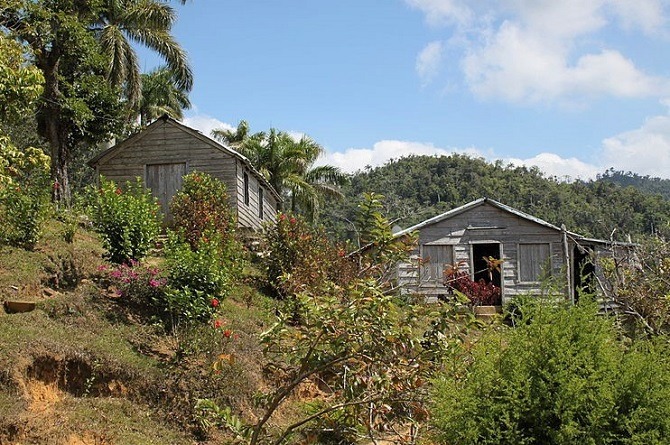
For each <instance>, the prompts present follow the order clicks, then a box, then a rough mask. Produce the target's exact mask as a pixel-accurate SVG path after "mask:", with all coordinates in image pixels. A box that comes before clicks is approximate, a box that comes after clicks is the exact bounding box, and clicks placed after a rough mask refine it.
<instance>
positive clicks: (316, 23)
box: [144, 0, 670, 178]
mask: <svg viewBox="0 0 670 445" xmlns="http://www.w3.org/2000/svg"><path fill="white" fill-rule="evenodd" d="M174 7H175V9H176V11H177V13H178V17H179V18H178V22H177V24H176V26H175V28H174V34H175V35H176V37H177V39H178V40H179V42H180V43H181V44H182V46H183V47H184V48H185V49H186V51H187V52H188V53H189V57H190V59H191V63H192V66H193V69H194V73H195V87H194V89H193V91H192V93H191V101H192V103H193V105H194V108H193V109H192V110H190V111H188V112H187V113H186V116H187V118H186V119H185V123H186V124H187V125H190V126H193V127H195V128H198V129H200V130H201V131H203V132H204V133H209V131H210V130H211V129H212V128H214V127H226V126H235V125H237V123H238V122H239V121H240V120H241V119H245V120H247V121H248V122H249V123H250V125H251V129H252V131H261V130H267V129H268V128H270V127H275V128H278V129H281V130H285V131H290V132H294V133H296V134H301V133H304V134H307V135H309V136H310V137H312V138H313V139H315V140H316V141H317V142H319V143H320V144H321V145H323V146H324V147H325V149H326V151H327V155H326V156H325V157H324V159H323V161H322V162H328V163H331V164H335V165H338V166H340V167H342V168H343V169H345V170H346V171H355V170H356V169H360V168H363V167H364V166H366V165H372V166H376V165H380V164H383V163H384V162H386V161H387V160H388V159H390V158H398V157H400V156H404V155H408V154H411V153H417V154H448V153H453V152H458V153H469V154H471V155H474V156H482V157H484V158H486V159H488V160H495V159H501V160H503V161H504V162H512V163H515V164H526V165H538V166H539V167H540V168H541V169H542V170H544V171H545V172H547V173H548V174H551V175H557V176H559V177H564V176H570V177H581V178H591V177H593V176H594V175H595V174H596V173H600V172H603V171H604V170H605V169H607V168H609V167H614V168H615V169H617V170H625V171H628V170H631V171H634V172H637V173H640V174H645V175H651V176H660V177H665V178H668V177H670V116H669V114H668V109H669V108H668V107H669V106H670V101H669V100H668V99H670V54H669V51H668V43H670V27H669V26H668V21H667V19H668V15H669V14H670V3H669V2H668V0H561V1H556V0H500V1H487V0H478V1H475V0H194V1H193V2H189V3H187V4H186V5H185V6H179V5H178V4H177V3H176V2H174ZM154 63H155V61H152V60H151V59H145V62H144V68H145V69H150V68H151V67H152V64H154Z"/></svg>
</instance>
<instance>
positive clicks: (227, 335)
mask: <svg viewBox="0 0 670 445" xmlns="http://www.w3.org/2000/svg"><path fill="white" fill-rule="evenodd" d="M232 335H233V331H231V330H230V329H226V330H225V331H223V336H224V337H226V338H230V337H231V336H232Z"/></svg>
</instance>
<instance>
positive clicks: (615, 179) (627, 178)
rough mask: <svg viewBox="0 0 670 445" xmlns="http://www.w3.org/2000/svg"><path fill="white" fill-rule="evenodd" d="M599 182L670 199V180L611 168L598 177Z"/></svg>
mask: <svg viewBox="0 0 670 445" xmlns="http://www.w3.org/2000/svg"><path fill="white" fill-rule="evenodd" d="M598 181H600V182H611V183H614V184H618V185H620V186H623V187H634V188H636V189H638V190H642V191H644V192H647V193H654V194H658V195H661V196H663V197H664V198H665V199H670V179H661V178H654V177H651V176H649V175H644V176H643V175H638V174H637V173H633V172H623V171H618V170H614V169H613V168H610V169H609V170H607V171H606V172H605V173H603V174H601V175H598Z"/></svg>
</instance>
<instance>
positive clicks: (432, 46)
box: [416, 41, 443, 84]
mask: <svg viewBox="0 0 670 445" xmlns="http://www.w3.org/2000/svg"><path fill="white" fill-rule="evenodd" d="M442 53H443V45H442V42H440V41H434V42H430V43H429V44H428V45H426V46H425V48H423V49H422V50H421V52H420V53H419V55H418V56H417V58H416V72H417V74H418V75H419V78H420V79H421V81H422V82H423V83H424V84H427V83H428V82H430V81H431V80H433V78H434V77H435V76H436V75H437V74H438V72H439V69H440V64H441V63H442Z"/></svg>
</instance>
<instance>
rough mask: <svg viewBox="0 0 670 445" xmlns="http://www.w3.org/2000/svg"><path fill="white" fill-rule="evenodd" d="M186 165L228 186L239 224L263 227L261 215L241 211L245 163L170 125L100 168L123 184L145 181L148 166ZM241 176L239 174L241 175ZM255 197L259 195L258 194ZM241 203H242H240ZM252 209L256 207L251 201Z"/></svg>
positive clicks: (268, 209)
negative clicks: (137, 179) (136, 179)
mask: <svg viewBox="0 0 670 445" xmlns="http://www.w3.org/2000/svg"><path fill="white" fill-rule="evenodd" d="M180 162H184V163H186V166H187V170H188V172H192V171H196V170H197V171H201V172H205V173H209V174H210V175H212V176H214V177H215V178H218V179H220V180H221V181H223V182H224V183H225V184H226V188H227V190H228V195H229V198H230V203H231V205H232V206H233V208H234V209H237V211H238V220H239V224H240V225H241V226H243V227H250V228H254V229H258V228H260V221H259V220H258V217H257V216H258V212H257V211H255V212H241V211H240V210H244V209H241V207H240V205H239V203H240V202H242V204H243V205H244V197H243V196H238V195H239V193H240V191H243V190H242V189H241V188H243V185H241V184H240V182H241V181H242V173H241V172H242V170H243V168H245V167H244V166H243V164H242V162H241V161H240V160H239V159H238V158H237V157H235V156H233V155H231V154H228V153H225V152H223V151H221V150H218V149H216V148H214V147H212V146H211V145H210V144H209V143H207V142H205V141H203V140H200V139H198V138H197V137H195V136H193V135H192V134H190V133H188V132H186V131H184V130H182V129H181V128H179V127H177V126H175V125H173V124H171V123H169V122H165V121H163V122H161V123H159V125H156V126H155V127H154V128H151V129H150V130H149V133H147V134H146V135H144V136H143V137H141V138H140V139H139V140H137V141H136V142H135V143H134V144H132V145H128V146H126V147H123V148H121V149H120V150H118V151H117V152H116V153H115V155H114V157H112V158H110V159H103V161H102V162H100V163H99V165H98V171H99V173H100V174H101V175H102V176H104V177H106V178H107V179H111V180H113V181H115V182H117V183H119V184H124V183H125V182H126V181H134V180H135V178H136V177H140V178H142V179H143V180H145V179H146V178H145V165H147V164H173V163H180ZM238 173H239V174H238ZM249 179H250V187H251V190H250V192H251V193H250V198H251V199H252V200H253V199H254V198H253V197H254V196H256V199H257V195H258V185H257V179H256V177H255V176H254V175H253V174H251V172H249ZM254 194H255V195H254ZM266 195H267V196H268V201H269V202H268V203H267V204H266V207H265V208H266V213H267V214H268V216H269V217H274V215H273V212H274V209H276V203H275V204H274V205H272V202H273V201H274V198H273V197H272V196H271V194H270V193H269V191H268V192H266ZM240 200H241V201H240ZM250 206H253V204H252V203H251V202H250ZM255 208H256V209H257V203H256V207H255Z"/></svg>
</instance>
